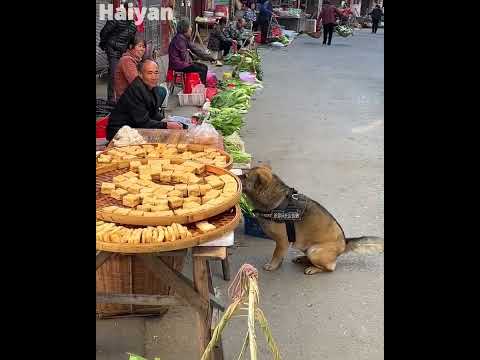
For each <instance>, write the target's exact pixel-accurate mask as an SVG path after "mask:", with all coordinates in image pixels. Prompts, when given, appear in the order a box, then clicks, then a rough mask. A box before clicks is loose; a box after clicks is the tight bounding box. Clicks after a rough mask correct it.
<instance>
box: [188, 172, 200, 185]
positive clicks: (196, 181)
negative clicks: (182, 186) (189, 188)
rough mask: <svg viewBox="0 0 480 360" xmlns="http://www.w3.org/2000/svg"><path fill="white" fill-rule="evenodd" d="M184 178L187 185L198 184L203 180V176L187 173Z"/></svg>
mask: <svg viewBox="0 0 480 360" xmlns="http://www.w3.org/2000/svg"><path fill="white" fill-rule="evenodd" d="M185 180H186V183H187V184H189V185H198V184H201V183H203V181H204V180H203V178H201V177H198V176H197V175H195V174H187V175H186V179H185Z"/></svg>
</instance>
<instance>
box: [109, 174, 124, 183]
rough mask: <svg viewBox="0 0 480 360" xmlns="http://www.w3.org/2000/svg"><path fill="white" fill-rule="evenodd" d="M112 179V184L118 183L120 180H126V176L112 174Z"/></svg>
mask: <svg viewBox="0 0 480 360" xmlns="http://www.w3.org/2000/svg"><path fill="white" fill-rule="evenodd" d="M112 180H113V183H114V184H120V183H121V182H124V181H125V180H127V177H125V176H123V175H117V176H114V177H113V179H112Z"/></svg>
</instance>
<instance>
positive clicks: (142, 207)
mask: <svg viewBox="0 0 480 360" xmlns="http://www.w3.org/2000/svg"><path fill="white" fill-rule="evenodd" d="M153 206H154V205H151V204H141V205H137V210H139V211H143V212H150V211H152V207H153Z"/></svg>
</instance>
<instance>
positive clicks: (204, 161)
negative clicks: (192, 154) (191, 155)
mask: <svg viewBox="0 0 480 360" xmlns="http://www.w3.org/2000/svg"><path fill="white" fill-rule="evenodd" d="M197 161H199V162H201V163H202V164H205V165H213V164H214V163H215V161H214V160H213V159H207V158H200V159H197Z"/></svg>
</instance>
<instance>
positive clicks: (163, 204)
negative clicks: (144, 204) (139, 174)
mask: <svg viewBox="0 0 480 360" xmlns="http://www.w3.org/2000/svg"><path fill="white" fill-rule="evenodd" d="M168 205H169V201H168V200H167V199H157V200H156V201H155V203H154V206H152V211H165V210H170V207H169V206H168Z"/></svg>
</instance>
